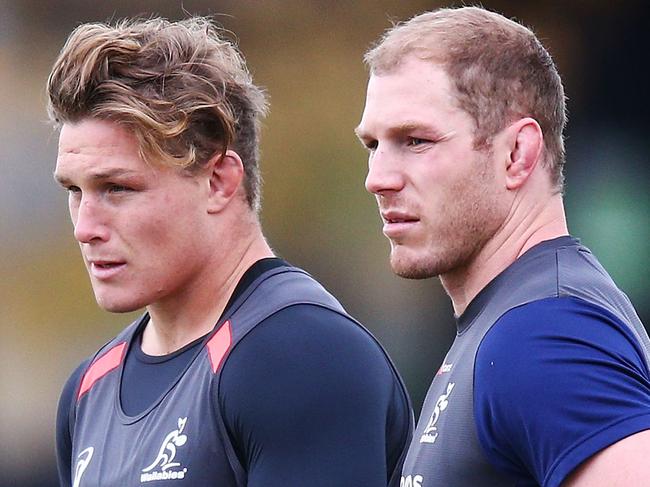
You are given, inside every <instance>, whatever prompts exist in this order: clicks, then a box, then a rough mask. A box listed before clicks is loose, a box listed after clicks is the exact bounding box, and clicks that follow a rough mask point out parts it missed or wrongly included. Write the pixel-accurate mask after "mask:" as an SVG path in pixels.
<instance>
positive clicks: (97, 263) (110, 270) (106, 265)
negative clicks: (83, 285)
mask: <svg viewBox="0 0 650 487" xmlns="http://www.w3.org/2000/svg"><path fill="white" fill-rule="evenodd" d="M88 266H89V268H88V271H89V272H90V274H91V276H93V277H95V278H97V279H99V280H106V279H109V278H111V277H114V276H115V275H116V274H118V273H119V272H120V271H122V269H124V268H125V267H126V262H124V261H117V260H88Z"/></svg>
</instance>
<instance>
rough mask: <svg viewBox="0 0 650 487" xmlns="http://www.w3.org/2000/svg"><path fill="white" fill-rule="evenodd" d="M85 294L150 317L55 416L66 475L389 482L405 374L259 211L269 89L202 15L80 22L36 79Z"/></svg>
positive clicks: (249, 482)
mask: <svg viewBox="0 0 650 487" xmlns="http://www.w3.org/2000/svg"><path fill="white" fill-rule="evenodd" d="M48 95H49V102H50V104H49V112H50V115H51V118H52V120H53V121H54V122H55V124H56V125H57V126H59V127H60V137H59V152H58V158H57V164H56V170H55V178H56V180H57V181H58V182H59V183H60V184H61V185H62V186H63V187H64V188H65V190H66V191H67V192H68V203H69V209H70V216H71V218H72V223H73V227H74V237H75V239H76V240H77V241H78V243H79V246H80V249H81V253H82V256H83V260H84V263H85V264H86V267H87V270H88V273H89V275H90V281H91V284H92V287H93V291H94V293H95V298H96V300H97V302H98V304H99V305H100V306H101V307H102V308H103V309H105V310H108V311H112V312H127V311H134V310H137V309H140V308H145V309H146V313H144V314H143V315H142V316H141V317H140V318H139V319H137V320H136V321H135V322H134V323H133V324H131V325H130V326H128V327H127V328H126V329H124V330H123V331H122V332H120V333H119V334H118V336H117V337H116V338H114V339H112V340H111V341H110V342H109V343H107V344H106V345H104V346H103V347H101V348H100V349H99V350H98V351H97V353H96V354H95V355H94V356H93V357H91V358H90V359H88V360H86V361H84V363H82V364H81V366H80V367H79V368H78V369H77V370H76V371H75V372H74V373H73V374H72V376H71V377H70V379H69V380H68V382H67V384H66V386H65V387H64V390H63V393H62V395H61V400H60V402H59V412H58V417H57V456H58V467H59V477H60V482H61V485H62V486H73V487H83V486H97V485H103V486H112V487H128V486H141V485H143V484H145V485H147V484H148V483H149V482H152V484H151V485H154V484H155V485H165V484H164V483H165V482H170V483H169V484H168V485H170V486H171V485H173V486H178V487H180V486H193V487H196V486H208V485H215V486H216V485H218V486H221V487H244V486H246V487H286V486H289V485H303V484H308V485H312V486H323V487H325V486H333V485H336V486H349V487H358V486H360V485H364V486H373V487H385V486H386V485H387V484H390V485H391V486H396V485H398V484H399V473H400V466H401V463H402V460H403V458H402V452H403V451H404V450H405V447H406V445H407V444H408V441H409V438H410V432H411V413H410V407H409V401H408V397H407V395H406V392H405V389H404V386H403V384H402V382H401V380H400V378H399V376H398V374H397V372H396V371H395V369H394V367H393V365H392V363H391V362H390V359H389V358H388V356H387V355H386V353H385V351H384V350H383V349H382V348H381V346H380V345H379V344H378V343H377V342H376V341H375V340H374V338H373V337H372V336H371V335H370V334H369V333H368V332H367V331H366V330H365V329H364V328H363V327H362V326H361V325H360V324H359V323H358V322H356V321H355V320H354V319H353V318H351V317H350V316H349V315H348V314H347V313H346V312H345V311H344V309H343V308H342V307H341V305H340V304H339V303H338V301H337V300H336V299H335V298H334V297H333V296H331V295H330V294H329V293H328V292H327V291H326V290H325V289H324V288H323V287H322V286H321V285H320V284H318V283H317V282H316V281H315V280H314V279H313V278H311V277H310V276H309V275H308V274H307V273H306V272H304V271H302V270H300V269H298V268H296V267H293V266H291V265H290V264H288V263H287V262H285V261H284V260H282V259H279V258H277V257H276V256H275V254H274V252H273V251H272V250H271V248H270V246H269V245H268V244H267V242H266V240H265V238H264V235H263V234H262V230H261V225H260V222H259V217H258V209H259V200H260V195H259V192H260V189H259V186H260V178H259V168H258V135H259V125H260V120H261V117H262V115H263V114H264V112H265V108H266V101H265V96H264V94H263V92H262V91H261V90H260V89H259V88H258V87H257V86H255V85H254V84H253V82H252V79H251V77H250V74H249V72H248V70H247V68H246V65H245V63H244V61H243V59H242V57H241V55H240V54H239V52H238V51H237V49H236V48H235V46H234V45H233V44H231V43H230V42H228V41H226V40H224V39H223V38H222V37H221V34H220V32H219V30H218V29H217V28H216V27H215V26H214V25H212V23H211V21H209V20H208V19H204V18H193V19H188V20H185V21H181V22H169V21H166V20H163V19H157V18H153V19H149V20H133V21H124V22H119V23H117V24H115V25H106V24H86V25H81V26H79V27H78V28H77V29H76V30H75V31H74V32H73V33H72V34H71V36H70V37H69V39H68V41H67V43H66V45H65V46H64V48H63V50H62V52H61V53H60V55H59V58H58V59H57V61H56V63H55V65H54V67H53V70H52V73H51V75H50V78H49V82H48Z"/></svg>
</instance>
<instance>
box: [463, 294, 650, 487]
mask: <svg viewBox="0 0 650 487" xmlns="http://www.w3.org/2000/svg"><path fill="white" fill-rule="evenodd" d="M643 357H644V354H643V351H642V350H641V348H640V345H639V342H638V340H637V339H636V338H635V337H634V335H633V332H632V331H631V329H630V328H629V327H627V326H625V325H624V324H623V323H621V322H620V321H619V320H618V319H617V318H616V317H615V316H614V315H612V314H611V313H609V312H607V311H606V310H604V309H602V308H600V307H597V306H594V305H592V304H589V303H587V302H585V301H582V300H580V299H578V298H573V297H571V298H569V297H565V298H549V299H543V300H540V301H535V302H533V303H530V304H527V305H524V306H520V307H518V308H515V309H513V310H511V311H509V312H508V313H506V314H505V315H504V316H503V317H501V318H500V319H499V320H498V321H497V322H496V323H495V325H494V326H493V327H492V328H491V330H490V331H489V332H488V333H487V335H486V336H485V337H484V339H483V341H482V343H481V345H480V348H479V350H478V353H477V357H476V366H475V372H474V373H475V377H474V387H475V389H474V412H475V418H476V425H477V429H478V435H479V439H480V442H481V445H482V447H483V448H484V450H485V452H486V454H487V455H488V457H489V459H490V461H491V462H492V463H493V464H494V465H495V466H496V467H497V468H500V469H503V470H505V471H507V472H510V473H511V474H513V475H514V476H515V477H517V478H518V479H519V483H518V484H517V485H518V486H535V485H542V486H544V487H556V486H559V485H560V483H561V482H562V480H563V479H564V478H565V477H566V476H567V475H568V474H569V473H570V472H571V471H573V470H574V469H575V468H576V467H577V466H578V465H579V464H580V463H582V462H583V461H585V460H586V459H587V458H589V457H590V456H592V455H593V454H595V453H596V452H598V451H600V450H602V449H603V448H606V447H607V446H609V445H610V444H612V443H614V442H616V441H618V440H619V439H621V438H623V437H625V436H629V435H631V434H633V433H636V432H639V431H642V430H645V429H648V428H650V373H649V371H648V367H647V365H646V363H645V360H644V358H643ZM594 425H602V426H599V427H598V428H597V429H594Z"/></svg>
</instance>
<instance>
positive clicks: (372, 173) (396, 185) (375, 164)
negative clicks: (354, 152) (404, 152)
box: [366, 146, 404, 195]
mask: <svg viewBox="0 0 650 487" xmlns="http://www.w3.org/2000/svg"><path fill="white" fill-rule="evenodd" d="M403 187H404V178H403V175H402V174H401V171H400V169H399V166H398V164H396V161H395V158H394V157H393V156H391V154H390V153H389V151H388V150H385V149H382V148H381V146H378V147H377V149H376V150H375V152H373V153H372V154H371V155H370V157H369V159H368V174H367V175H366V190H367V191H368V192H370V193H373V194H376V195H383V194H385V193H387V192H390V191H400V190H401V189H402V188H403Z"/></svg>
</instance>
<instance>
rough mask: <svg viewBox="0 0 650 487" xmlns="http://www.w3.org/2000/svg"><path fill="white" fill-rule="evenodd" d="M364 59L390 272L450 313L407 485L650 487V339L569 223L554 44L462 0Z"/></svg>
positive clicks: (374, 179) (371, 187)
mask: <svg viewBox="0 0 650 487" xmlns="http://www.w3.org/2000/svg"><path fill="white" fill-rule="evenodd" d="M366 61H367V63H368V65H369V66H370V80H369V82H368V90H367V96H366V105H365V110H364V112H363V116H362V119H361V123H360V125H359V127H358V128H357V134H358V136H359V138H360V140H361V142H362V143H363V144H364V145H365V147H366V148H367V149H368V153H369V158H368V175H367V178H366V189H367V190H368V191H369V192H371V193H373V194H374V195H375V196H376V200H377V204H378V206H379V211H380V214H381V217H382V220H383V233H384V235H385V236H386V237H387V238H388V239H389V240H390V245H391V251H390V262H391V266H392V268H393V270H394V272H395V273H396V274H398V275H400V276H402V277H406V278H415V279H422V278H428V277H433V276H439V277H440V281H441V283H442V285H443V287H444V288H445V290H446V291H447V293H448V294H449V296H450V298H451V300H452V303H453V306H454V312H455V318H456V323H457V334H456V338H455V340H454V343H453V344H452V347H451V348H450V350H449V352H448V353H447V356H446V357H445V359H444V362H443V363H442V364H441V365H440V368H439V369H438V372H437V374H436V376H435V378H434V380H433V382H432V384H431V387H430V389H429V391H428V393H427V397H426V399H425V402H424V406H423V409H422V414H421V416H420V420H419V423H418V426H417V429H416V430H415V433H414V435H413V440H412V442H411V445H410V447H409V452H408V454H407V457H406V460H405V463H404V468H403V475H402V480H401V485H402V487H437V486H455V487H461V486H462V487H483V486H485V487H500V486H504V487H505V486H508V487H510V486H536V485H540V486H544V487H557V486H560V485H562V486H565V487H569V486H570V487H578V486H580V487H582V486H585V487H587V486H588V487H599V486H602V487H612V486H623V485H624V486H626V487H632V486H634V487H637V486H645V485H649V481H648V479H649V478H650V467H648V462H647V461H646V460H645V455H646V452H647V451H648V450H649V449H650V340H649V339H648V335H647V334H646V331H645V329H644V327H643V325H642V323H641V321H640V320H639V317H638V316H637V314H636V312H635V311H634V308H633V307H632V305H631V303H630V302H629V300H628V299H627V297H626V296H625V295H624V294H623V292H622V291H621V290H620V289H618V288H617V287H616V285H615V284H614V283H613V281H612V280H611V278H610V277H609V275H608V274H607V272H606V271H605V270H604V269H603V268H602V266H601V265H600V264H599V263H598V261H597V259H596V258H595V257H594V256H593V255H592V254H591V252H590V251H589V250H588V249H587V248H586V247H584V246H582V245H581V244H580V243H579V241H578V240H577V239H575V238H573V237H571V236H570V235H569V233H568V229H567V223H566V218H565V214H564V207H563V201H562V187H563V176H562V167H563V165H564V158H565V156H564V142H563V136H562V133H563V129H564V126H565V123H566V116H565V99H564V90H563V87H562V82H561V79H560V76H559V74H558V72H557V70H556V68H555V65H554V63H553V60H552V59H551V56H550V55H549V53H548V52H547V51H546V49H545V48H544V47H543V46H542V44H541V43H540V41H539V40H538V39H537V37H536V36H535V35H534V34H533V32H532V31H531V30H529V29H528V28H526V27H524V26H522V25H520V24H518V23H517V22H515V21H512V20H509V19H507V18H505V17H503V16H502V15H499V14H497V13H494V12H490V11H487V10H485V9H482V8H477V7H465V8H459V9H439V10H436V11H433V12H428V13H424V14H422V15H418V16H416V17H414V18H412V19H410V20H408V21H406V22H404V23H401V24H398V25H396V26H394V27H393V28H392V29H390V30H389V31H388V32H387V33H386V34H385V35H384V36H383V38H382V39H381V40H380V41H379V42H378V43H377V44H376V45H375V46H374V47H373V48H372V49H371V50H370V51H369V52H368V53H367V54H366Z"/></svg>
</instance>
